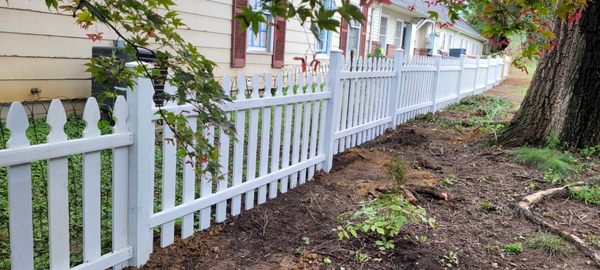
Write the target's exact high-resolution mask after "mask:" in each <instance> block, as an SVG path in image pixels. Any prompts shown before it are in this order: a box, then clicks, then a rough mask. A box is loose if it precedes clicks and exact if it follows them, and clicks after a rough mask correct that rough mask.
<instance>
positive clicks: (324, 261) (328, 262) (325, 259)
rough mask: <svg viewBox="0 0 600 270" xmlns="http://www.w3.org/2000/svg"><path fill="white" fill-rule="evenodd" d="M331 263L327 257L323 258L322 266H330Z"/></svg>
mask: <svg viewBox="0 0 600 270" xmlns="http://www.w3.org/2000/svg"><path fill="white" fill-rule="evenodd" d="M331 263H332V261H331V259H329V257H325V258H323V264H324V265H326V266H330V265H331Z"/></svg>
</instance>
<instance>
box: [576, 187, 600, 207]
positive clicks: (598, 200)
mask: <svg viewBox="0 0 600 270" xmlns="http://www.w3.org/2000/svg"><path fill="white" fill-rule="evenodd" d="M571 197H573V198H575V199H577V200H580V201H583V202H584V203H586V204H594V205H600V186H597V187H583V188H578V189H572V190H571Z"/></svg>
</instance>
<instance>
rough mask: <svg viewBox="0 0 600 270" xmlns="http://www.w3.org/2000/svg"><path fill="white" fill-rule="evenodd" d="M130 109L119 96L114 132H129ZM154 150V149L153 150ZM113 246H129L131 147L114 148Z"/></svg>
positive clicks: (118, 247) (118, 266)
mask: <svg viewBox="0 0 600 270" xmlns="http://www.w3.org/2000/svg"><path fill="white" fill-rule="evenodd" d="M128 114H129V109H128V108H127V102H126V101H125V97H123V96H118V97H117V100H116V101H115V105H114V109H113V119H114V121H115V125H114V127H113V133H114V134H121V133H127V132H129V128H128V125H127V117H128ZM151 151H153V150H151ZM112 156H113V158H112V169H113V171H112V187H113V188H112V204H113V207H112V209H113V210H112V248H113V251H118V250H122V249H123V248H126V247H127V246H128V244H129V243H128V237H127V218H128V216H127V213H128V208H127V207H120V206H123V205H128V202H127V200H128V194H127V192H128V188H127V185H128V183H129V167H128V166H127V164H128V160H129V147H127V146H124V147H118V148H115V149H113V153H112ZM125 266H127V263H123V264H121V265H117V266H114V267H113V269H115V270H117V269H121V268H123V267H125Z"/></svg>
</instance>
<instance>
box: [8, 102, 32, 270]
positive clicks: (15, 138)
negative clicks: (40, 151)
mask: <svg viewBox="0 0 600 270" xmlns="http://www.w3.org/2000/svg"><path fill="white" fill-rule="evenodd" d="M6 127H7V128H8V130H9V131H10V138H9V139H8V141H7V142H6V146H7V148H8V149H17V148H22V147H27V146H29V144H30V143H29V139H27V136H26V135H25V132H26V131H27V127H29V120H28V119H27V114H26V113H25V108H23V105H21V103H19V102H13V103H12V104H11V106H10V109H9V110H8V114H7V120H6ZM8 207H9V219H8V223H9V225H8V226H9V231H10V259H11V264H12V269H25V270H33V218H32V215H33V214H32V206H31V165H30V164H29V163H27V164H21V165H15V166H10V167H8Z"/></svg>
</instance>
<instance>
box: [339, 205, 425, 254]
mask: <svg viewBox="0 0 600 270" xmlns="http://www.w3.org/2000/svg"><path fill="white" fill-rule="evenodd" d="M340 219H342V220H345V223H346V224H345V225H343V226H338V228H337V230H338V237H339V239H340V240H341V239H350V238H361V237H365V236H366V237H368V236H370V235H375V236H376V237H377V238H378V239H377V240H376V241H375V244H376V246H377V247H378V248H379V249H380V250H388V249H393V248H394V240H393V238H394V237H395V236H397V235H398V234H399V233H400V230H401V229H402V228H403V227H404V226H405V225H406V224H407V223H409V222H414V223H425V224H428V225H429V226H431V227H434V226H435V224H436V223H435V220H434V219H433V218H428V217H427V215H426V211H425V209H424V208H421V207H419V206H415V205H412V204H411V203H410V202H408V201H407V200H405V199H401V198H399V197H398V196H397V195H394V194H390V195H385V196H382V197H380V198H377V199H375V200H373V201H370V202H362V203H361V205H360V209H358V210H356V211H354V212H351V213H346V214H344V215H342V216H340Z"/></svg>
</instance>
